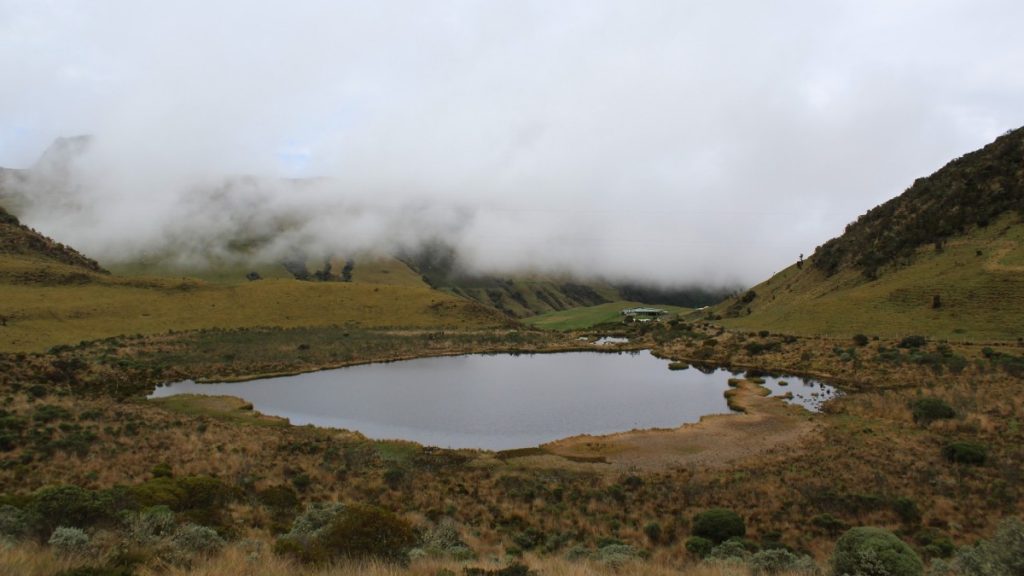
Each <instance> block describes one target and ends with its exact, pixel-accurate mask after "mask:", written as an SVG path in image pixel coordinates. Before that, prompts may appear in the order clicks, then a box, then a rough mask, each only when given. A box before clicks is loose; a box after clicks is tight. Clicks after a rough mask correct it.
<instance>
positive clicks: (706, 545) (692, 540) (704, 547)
mask: <svg viewBox="0 0 1024 576" xmlns="http://www.w3.org/2000/svg"><path fill="white" fill-rule="evenodd" d="M714 547H715V543H714V542H712V541H711V540H708V539H707V538H704V537H702V536H690V537H689V538H687V539H686V551H687V552H689V553H690V554H693V555H694V556H696V557H698V558H704V557H706V556H707V555H708V554H710V553H711V549H712V548H714Z"/></svg>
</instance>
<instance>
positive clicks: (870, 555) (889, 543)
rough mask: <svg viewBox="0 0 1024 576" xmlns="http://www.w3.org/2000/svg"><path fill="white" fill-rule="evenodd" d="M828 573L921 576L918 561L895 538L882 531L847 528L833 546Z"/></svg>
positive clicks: (914, 555)
mask: <svg viewBox="0 0 1024 576" xmlns="http://www.w3.org/2000/svg"><path fill="white" fill-rule="evenodd" d="M832 571H833V573H834V574H837V575H846V574H850V575H863V576H921V575H922V574H923V573H924V565H923V564H922V562H921V558H920V557H919V556H918V555H917V553H916V552H914V551H913V550H912V549H911V548H910V546H907V545H906V543H904V542H903V541H902V540H900V539H899V538H897V537H896V535H895V534H893V533H892V532H889V531H888V530H884V529H882V528H871V527H859V528H851V529H849V530H847V531H846V533H845V534H843V535H842V536H841V537H840V538H839V540H838V541H837V542H836V548H835V552H833V553H832Z"/></svg>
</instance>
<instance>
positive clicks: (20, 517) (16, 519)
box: [0, 504, 29, 543]
mask: <svg viewBox="0 0 1024 576" xmlns="http://www.w3.org/2000/svg"><path fill="white" fill-rule="evenodd" d="M28 529H29V527H28V517H27V515H26V514H25V511H24V510H22V509H20V508H17V507H14V506H10V505H8V504H4V505H0V543H2V541H3V540H9V541H17V540H20V539H22V538H24V537H25V536H26V535H28Z"/></svg>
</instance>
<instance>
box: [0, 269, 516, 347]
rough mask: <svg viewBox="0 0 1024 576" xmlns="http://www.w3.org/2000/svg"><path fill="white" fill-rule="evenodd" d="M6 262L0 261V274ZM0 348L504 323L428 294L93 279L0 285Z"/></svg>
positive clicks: (356, 287) (422, 290) (399, 289)
mask: <svg viewBox="0 0 1024 576" xmlns="http://www.w3.org/2000/svg"><path fill="white" fill-rule="evenodd" d="M5 263H6V262H5V261H4V260H2V259H0V270H2V269H3V268H4V265H5ZM0 292H2V294H3V299H2V300H0V316H5V317H7V318H8V321H7V325H6V326H3V327H0V349H2V350H5V351H31V350H43V349H46V348H48V347H50V346H53V345H55V344H63V343H76V342H78V341H80V340H88V339H95V338H103V337H107V336H115V335H120V334H133V333H143V334H154V333H160V332H166V331H168V330H193V329H201V328H243V327H254V326H277V327H297V326H329V325H335V324H337V325H353V326H359V327H364V328H436V327H452V328H479V327H484V326H496V325H500V324H501V323H503V322H504V320H503V319H502V318H500V317H499V316H498V315H497V314H496V313H494V312H493V311H490V310H487V309H486V308H484V307H482V306H480V305H478V304H476V303H472V302H467V301H465V300H462V299H459V298H455V297H453V296H450V295H447V294H444V293H441V292H437V291H434V290H431V289H430V288H427V287H406V286H386V285H380V286H375V285H371V284H355V283H351V284H349V283H340V282H300V281H298V280H262V281H259V282H247V283H244V284H228V285H224V284H209V283H205V282H201V281H197V280H178V281H176V280H165V279H147V280H144V279H121V278H110V279H104V278H96V277H93V278H92V279H91V281H89V282H86V283H83V284H58V283H38V282H33V283H24V284H0Z"/></svg>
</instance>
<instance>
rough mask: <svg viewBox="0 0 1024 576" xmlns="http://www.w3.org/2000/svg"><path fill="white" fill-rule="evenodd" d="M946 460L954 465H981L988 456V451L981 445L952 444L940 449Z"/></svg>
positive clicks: (967, 443) (968, 443)
mask: <svg viewBox="0 0 1024 576" xmlns="http://www.w3.org/2000/svg"><path fill="white" fill-rule="evenodd" d="M942 455H943V456H945V457H946V460H949V461H950V462H953V463H956V464H976V465H979V466H980V465H982V464H984V463H985V459H986V458H987V456H988V450H987V449H986V448H985V447H984V446H982V445H981V444H974V443H971V442H953V443H951V444H947V445H945V446H944V447H943V448H942Z"/></svg>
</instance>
